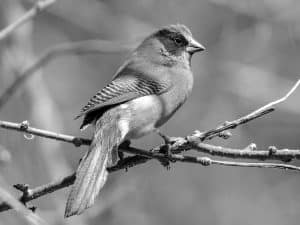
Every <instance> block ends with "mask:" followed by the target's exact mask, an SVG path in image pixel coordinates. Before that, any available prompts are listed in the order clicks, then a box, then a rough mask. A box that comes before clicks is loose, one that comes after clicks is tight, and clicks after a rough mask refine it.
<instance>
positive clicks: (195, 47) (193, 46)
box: [187, 38, 205, 54]
mask: <svg viewBox="0 0 300 225" xmlns="http://www.w3.org/2000/svg"><path fill="white" fill-rule="evenodd" d="M204 50H205V47H204V46H203V45H201V44H200V43H199V42H198V41H196V40H195V39H193V38H192V39H191V40H190V42H189V45H188V47H187V51H188V52H189V53H191V54H193V53H195V52H201V51H204Z"/></svg>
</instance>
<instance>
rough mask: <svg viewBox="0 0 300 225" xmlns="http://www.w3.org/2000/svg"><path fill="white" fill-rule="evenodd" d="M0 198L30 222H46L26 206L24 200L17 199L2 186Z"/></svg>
mask: <svg viewBox="0 0 300 225" xmlns="http://www.w3.org/2000/svg"><path fill="white" fill-rule="evenodd" d="M0 199H1V200H2V201H4V202H6V204H7V207H9V208H13V209H14V210H16V211H17V212H18V213H19V214H20V215H21V216H23V217H24V218H25V219H26V220H27V221H28V223H30V224H34V225H42V224H46V222H45V221H44V220H43V219H42V218H40V217H39V216H37V215H36V214H34V213H33V212H32V211H31V210H30V209H28V208H26V206H25V205H23V203H22V202H20V201H18V200H17V199H15V198H14V197H13V196H12V195H11V194H10V193H9V192H7V191H6V190H5V189H3V188H2V187H1V186H0Z"/></svg>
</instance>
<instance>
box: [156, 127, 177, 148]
mask: <svg viewBox="0 0 300 225" xmlns="http://www.w3.org/2000/svg"><path fill="white" fill-rule="evenodd" d="M156 133H157V134H158V135H159V136H160V137H161V138H162V139H163V140H164V142H165V144H166V145H167V144H171V145H172V144H174V143H175V142H177V141H179V140H181V138H179V137H170V136H168V135H165V134H163V133H162V132H161V131H160V130H158V129H157V130H156Z"/></svg>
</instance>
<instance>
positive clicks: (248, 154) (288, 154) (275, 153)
mask: <svg viewBox="0 0 300 225" xmlns="http://www.w3.org/2000/svg"><path fill="white" fill-rule="evenodd" d="M190 145H191V147H192V148H193V149H195V150H197V151H198V152H202V153H207V154H209V155H212V156H221V157H227V158H235V159H255V160H280V161H283V162H289V161H291V160H292V159H300V149H274V147H271V146H270V147H269V149H268V150H260V149H255V150H251V149H247V148H245V149H233V148H226V147H221V146H215V145H210V144H206V143H199V142H190Z"/></svg>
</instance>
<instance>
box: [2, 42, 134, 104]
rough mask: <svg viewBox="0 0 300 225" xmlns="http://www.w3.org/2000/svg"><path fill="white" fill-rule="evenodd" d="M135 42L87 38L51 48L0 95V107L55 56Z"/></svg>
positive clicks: (116, 48) (121, 47)
mask: <svg viewBox="0 0 300 225" xmlns="http://www.w3.org/2000/svg"><path fill="white" fill-rule="evenodd" d="M133 46H134V43H121V42H114V41H105V40H87V41H78V42H70V43H64V44H60V45H57V46H54V47H51V48H49V49H48V50H46V51H45V53H44V54H43V55H42V56H41V57H40V58H39V59H37V61H35V62H34V63H33V64H31V65H30V66H29V67H28V68H27V69H25V70H24V71H23V72H21V73H20V74H19V76H18V78H16V80H15V81H14V82H13V83H12V84H11V85H10V86H9V87H8V88H6V90H5V91H4V92H3V94H2V95H1V96H0V109H1V108H2V107H3V106H4V105H5V104H6V103H7V102H8V100H9V99H10V98H11V97H12V95H13V94H14V93H15V92H16V91H17V90H18V89H19V88H20V87H21V86H22V85H23V84H24V83H25V82H26V81H27V80H28V79H29V78H30V77H31V76H32V75H34V74H35V72H36V71H38V70H39V69H40V68H41V67H42V66H44V65H46V64H47V63H49V62H50V61H51V60H52V59H53V58H55V57H59V56H64V55H72V54H78V55H80V54H92V53H97V54H99V53H107V52H110V53H113V52H122V51H128V50H130V49H132V48H133Z"/></svg>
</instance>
